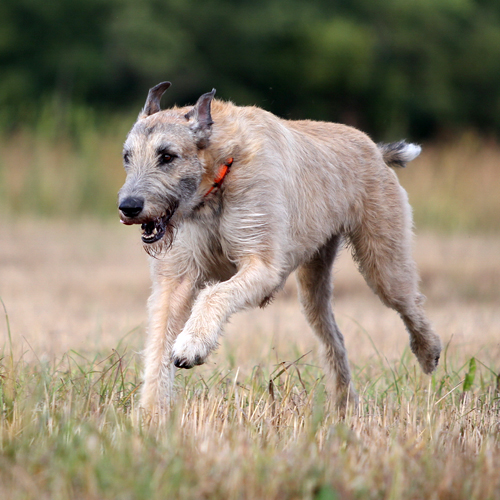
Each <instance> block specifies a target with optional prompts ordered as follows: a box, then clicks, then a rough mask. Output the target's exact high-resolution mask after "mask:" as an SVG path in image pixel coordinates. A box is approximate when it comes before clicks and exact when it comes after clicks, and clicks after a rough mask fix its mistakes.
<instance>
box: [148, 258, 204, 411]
mask: <svg viewBox="0 0 500 500" xmlns="http://www.w3.org/2000/svg"><path fill="white" fill-rule="evenodd" d="M155 264H156V265H158V263H157V262H155ZM153 275H154V284H153V293H152V294H151V297H150V299H149V304H148V305H149V326H148V336H147V340H146V348H145V350H144V374H143V384H144V385H143V387H142V392H141V401H140V406H141V408H143V410H145V411H146V412H147V413H148V414H149V415H150V416H151V417H155V416H156V415H159V416H161V415H163V414H164V413H165V411H166V410H167V409H168V406H169V403H170V400H171V397H172V395H173V382H174V375H175V367H174V364H173V362H172V345H173V343H174V341H175V339H176V338H177V335H178V334H179V332H180V331H181V330H182V328H183V327H184V324H185V323H186V320H187V318H188V316H189V313H190V310H191V306H192V303H193V298H194V293H195V289H194V286H193V282H192V280H190V279H189V278H187V277H184V278H177V277H175V278H174V277H171V278H170V277H167V276H166V275H164V274H163V273H162V272H158V273H154V274H153Z"/></svg>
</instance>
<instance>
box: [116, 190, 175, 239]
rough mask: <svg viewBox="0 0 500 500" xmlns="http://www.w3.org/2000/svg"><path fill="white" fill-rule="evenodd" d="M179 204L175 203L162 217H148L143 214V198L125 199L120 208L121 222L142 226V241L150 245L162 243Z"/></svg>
mask: <svg viewBox="0 0 500 500" xmlns="http://www.w3.org/2000/svg"><path fill="white" fill-rule="evenodd" d="M178 206H179V204H178V203H177V202H175V203H173V204H172V205H171V206H170V207H169V208H168V209H166V210H165V212H164V213H163V214H162V215H158V216H156V217H148V216H147V215H146V214H144V213H143V209H144V200H142V199H141V198H133V197H129V198H125V199H124V200H123V201H122V202H121V203H120V205H119V206H118V208H119V210H120V213H121V222H122V223H123V224H126V225H133V224H141V229H142V237H141V239H142V241H143V243H146V244H148V245H150V244H152V243H156V242H157V241H160V240H161V239H162V238H163V237H164V236H165V233H166V232H167V229H168V228H169V223H170V219H171V218H172V216H173V215H174V213H175V211H176V210H177V207H178Z"/></svg>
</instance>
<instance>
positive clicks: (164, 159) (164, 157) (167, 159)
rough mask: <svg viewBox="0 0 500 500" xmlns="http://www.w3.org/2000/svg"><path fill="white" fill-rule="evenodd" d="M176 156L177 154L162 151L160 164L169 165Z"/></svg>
mask: <svg viewBox="0 0 500 500" xmlns="http://www.w3.org/2000/svg"><path fill="white" fill-rule="evenodd" d="M175 158H176V156H175V155H172V154H170V153H165V152H162V153H160V156H159V162H160V165H168V164H169V163H172V162H173V161H174V160H175Z"/></svg>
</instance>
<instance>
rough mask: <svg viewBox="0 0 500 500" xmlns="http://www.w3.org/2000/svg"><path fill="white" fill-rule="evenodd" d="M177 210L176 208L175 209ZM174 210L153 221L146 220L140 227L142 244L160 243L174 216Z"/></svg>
mask: <svg viewBox="0 0 500 500" xmlns="http://www.w3.org/2000/svg"><path fill="white" fill-rule="evenodd" d="M175 208H177V207H175ZM175 208H173V209H172V210H170V211H169V212H167V213H166V214H164V215H162V216H160V217H156V218H154V219H151V220H148V221H147V222H144V223H143V224H142V225H141V229H142V237H141V239H142V241H143V243H147V244H148V245H151V244H152V243H156V242H157V241H160V240H161V239H162V238H163V237H164V236H165V233H166V232H167V228H168V223H169V221H170V219H171V218H172V215H174V212H175Z"/></svg>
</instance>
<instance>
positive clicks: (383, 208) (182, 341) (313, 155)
mask: <svg viewBox="0 0 500 500" xmlns="http://www.w3.org/2000/svg"><path fill="white" fill-rule="evenodd" d="M152 90H154V89H152ZM152 95H153V97H154V99H155V100H154V101H152V102H150V103H147V105H146V106H145V110H144V111H143V113H142V114H141V115H140V116H139V119H138V120H137V122H136V124H135V125H134V127H133V128H132V130H131V131H130V133H129V136H128V138H127V140H126V143H125V151H126V153H127V165H126V168H127V180H126V182H125V185H124V187H123V188H122V190H121V192H120V203H122V201H123V200H124V199H126V198H127V197H130V196H137V197H142V198H143V199H144V208H143V211H142V212H141V214H140V215H138V216H137V217H134V218H129V217H126V216H125V215H124V214H123V213H122V219H123V220H124V222H126V223H143V222H144V221H147V220H150V219H151V217H154V216H155V215H157V214H160V213H164V211H165V210H166V208H165V207H169V206H171V205H172V203H177V204H178V209H177V210H176V211H175V213H174V215H173V216H172V218H171V220H170V223H171V224H175V226H176V228H177V229H176V233H175V237H174V238H173V243H172V245H171V247H170V249H169V250H168V252H161V253H159V254H158V253H156V258H155V259H152V261H151V276H152V280H153V291H152V294H151V297H150V300H149V315H150V320H149V330H148V339H147V344H146V349H145V359H144V366H145V371H144V386H143V389H142V399H141V405H142V406H143V407H144V408H145V409H147V410H148V411H151V412H158V411H162V410H165V409H166V408H167V407H168V403H169V400H170V397H171V394H172V389H173V388H172V384H173V374H174V365H176V366H179V367H185V368H190V367H192V366H194V365H196V364H200V363H203V362H204V361H205V359H206V358H207V356H208V355H209V354H210V352H212V351H213V350H214V349H215V348H216V347H217V345H218V339H219V336H220V334H221V331H222V328H223V326H224V324H225V323H226V321H227V320H228V319H229V317H230V316H231V315H232V314H234V313H235V312H237V311H240V310H242V309H244V308H249V307H256V306H259V305H260V304H265V303H266V302H267V301H269V300H270V299H271V298H272V297H273V296H274V294H275V293H276V292H277V291H278V290H279V289H280V288H281V287H282V286H283V284H284V282H285V280H286V278H287V277H288V276H289V274H290V273H292V272H293V271H295V270H296V271H297V274H296V276H297V281H298V284H299V292H300V300H301V303H302V306H303V309H304V313H305V315H306V317H307V320H308V321H309V324H310V325H311V327H312V328H313V330H314V332H315V333H316V334H317V336H318V338H319V340H320V342H321V344H322V346H323V350H324V357H325V362H326V363H325V364H326V369H327V372H328V374H329V375H331V377H332V378H333V379H334V380H335V383H336V389H337V394H338V401H339V404H340V405H341V406H342V405H344V404H345V402H346V401H347V399H350V400H351V401H352V400H354V401H355V400H356V398H357V396H356V393H355V391H354V389H353V387H352V385H351V376H350V370H349V363H348V360H347V354H346V350H345V347H344V341H343V337H342V334H341V333H340V330H339V328H338V326H337V324H336V322H335V318H334V315H333V311H332V307H331V294H332V279H331V269H332V266H333V262H334V259H335V256H336V254H337V251H338V249H339V247H340V245H341V243H342V241H344V240H346V241H347V242H348V243H349V245H350V246H351V248H352V252H353V256H354V258H355V260H356V261H357V263H358V264H359V268H360V271H361V273H362V274H363V276H364V277H365V279H366V281H367V283H368V284H369V285H370V287H371V288H372V289H373V290H374V292H375V293H376V294H377V295H378V296H379V297H380V298H381V300H382V301H383V302H384V304H386V305H387V306H389V307H392V308H393V309H395V310H396V311H397V312H398V313H399V314H400V315H401V317H402V319H403V321H404V323H405V325H406V327H407V329H408V332H409V334H410V346H411V348H412V350H413V352H414V353H415V355H416V356H417V358H418V360H419V362H420V364H421V366H422V369H423V370H424V372H425V373H430V372H432V371H433V370H434V369H435V367H436V365H437V362H438V360H439V354H440V350H441V343H440V340H439V337H438V336H437V335H436V334H435V333H434V332H433V330H432V327H431V325H430V324H429V322H428V320H427V318H426V316H425V314H424V311H423V309H422V306H421V303H422V296H421V295H420V293H419V291H418V273H417V270H416V266H415V264H414V261H413V260H412V258H411V240H412V221H411V209H410V206H409V204H408V200H407V196H406V193H405V191H404V190H403V189H402V188H401V187H400V185H399V183H398V180H397V177H396V175H395V174H394V172H393V171H392V170H391V169H390V168H388V164H390V165H399V166H402V165H403V164H405V163H406V162H408V161H410V160H411V159H413V158H414V157H415V156H417V155H418V153H419V152H420V148H419V147H418V146H414V145H411V144H406V143H405V142H399V143H396V144H393V145H380V146H378V147H377V145H375V144H374V143H373V142H372V141H371V140H370V139H369V138H368V137H367V136H366V135H365V134H363V133H362V132H360V131H358V130H356V129H354V128H351V127H347V126H344V125H339V124H334V123H323V122H314V121H287V120H283V119H280V118H278V117H276V116H274V115H272V114H271V113H268V112H266V111H264V110H262V109H259V108H256V107H237V106H235V105H233V104H232V103H229V102H221V101H218V100H214V101H212V98H213V92H212V93H210V94H205V96H202V98H200V101H198V103H197V104H196V106H195V107H194V108H193V107H185V108H173V109H170V110H165V111H156V108H157V107H158V109H159V106H157V103H159V100H158V95H159V94H158V91H154V92H152ZM160 97H161V95H160ZM151 109H153V112H151ZM147 110H150V111H149V112H150V114H148V111H147ZM161 148H167V149H168V151H169V152H171V153H172V154H174V155H175V159H174V160H173V161H172V162H171V163H170V164H169V165H167V167H166V168H165V167H163V166H160V165H159V164H158V154H159V153H158V151H159V150H162V151H164V149H161ZM228 158H234V163H233V165H232V167H231V170H230V173H229V174H228V175H227V176H226V178H225V179H224V182H223V184H222V186H221V188H220V189H219V190H216V191H215V192H214V193H212V194H210V195H209V196H208V197H205V196H204V195H205V193H207V191H208V189H209V187H210V186H211V184H212V182H213V180H214V179H215V178H216V177H217V175H218V172H219V169H220V166H221V165H222V164H223V163H224V162H225V161H227V159H228ZM186 179H187V180H186ZM155 245H160V247H159V249H160V250H161V249H162V247H161V245H163V243H162V241H160V242H158V243H157V244H155Z"/></svg>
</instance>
